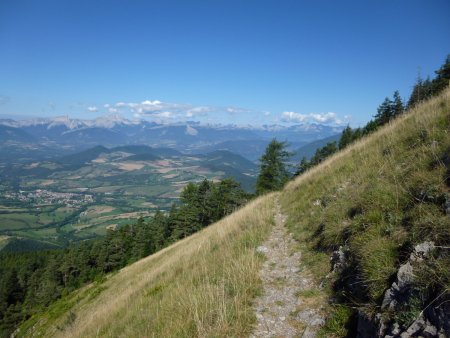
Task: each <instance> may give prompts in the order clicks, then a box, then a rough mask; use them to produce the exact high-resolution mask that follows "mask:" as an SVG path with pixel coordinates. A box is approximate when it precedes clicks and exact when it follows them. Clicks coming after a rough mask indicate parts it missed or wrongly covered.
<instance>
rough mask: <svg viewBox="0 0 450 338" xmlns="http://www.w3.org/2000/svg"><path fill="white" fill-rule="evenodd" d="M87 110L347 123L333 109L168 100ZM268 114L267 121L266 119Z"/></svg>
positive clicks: (172, 117)
mask: <svg viewBox="0 0 450 338" xmlns="http://www.w3.org/2000/svg"><path fill="white" fill-rule="evenodd" d="M86 110H87V111H88V112H92V113H95V112H101V111H104V112H105V113H110V114H117V113H120V114H124V115H132V116H133V117H134V118H135V119H143V118H144V119H152V120H154V121H156V122H163V123H164V122H174V121H186V120H195V119H196V120H205V121H211V120H213V119H214V117H220V118H226V119H233V120H239V117H240V116H242V115H244V114H249V115H251V116H252V119H253V117H254V120H255V123H256V121H258V122H265V123H268V124H269V123H279V122H282V123H286V124H293V123H320V124H328V125H342V124H344V123H347V120H348V116H345V117H344V118H340V117H339V116H338V114H336V113H334V112H326V113H308V114H301V113H297V112H293V111H285V112H283V113H281V114H274V113H271V112H268V111H256V110H250V109H245V108H240V107H234V106H209V105H204V106H196V105H192V104H184V103H170V102H163V101H159V100H144V101H142V102H116V103H113V104H110V103H107V104H104V105H103V107H97V106H94V105H92V106H88V107H87V108H86ZM269 116H270V119H271V120H270V121H267V119H268V118H269Z"/></svg>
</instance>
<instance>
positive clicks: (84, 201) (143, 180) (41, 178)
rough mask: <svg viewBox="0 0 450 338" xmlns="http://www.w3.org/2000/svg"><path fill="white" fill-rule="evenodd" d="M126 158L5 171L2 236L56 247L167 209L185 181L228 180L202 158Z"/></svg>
mask: <svg viewBox="0 0 450 338" xmlns="http://www.w3.org/2000/svg"><path fill="white" fill-rule="evenodd" d="M130 155H132V154H131V153H125V152H123V151H120V152H114V151H113V152H109V153H101V154H98V155H96V156H94V157H93V158H92V159H90V160H89V161H86V159H85V158H83V160H80V161H79V163H77V162H76V155H75V156H74V158H75V160H74V163H72V164H70V165H64V164H61V163H56V162H55V163H53V162H50V161H45V162H33V163H31V164H25V165H21V166H20V165H18V166H16V167H15V170H14V171H13V173H14V174H15V177H14V175H11V172H7V175H8V177H9V180H8V179H2V180H1V181H0V235H7V236H11V237H24V238H28V239H32V240H38V241H46V242H51V243H55V244H59V245H65V244H67V243H69V242H72V241H78V240H84V239H88V238H93V237H97V236H103V235H105V233H106V231H107V230H108V229H111V230H114V229H117V228H119V227H121V226H123V225H124V224H127V223H130V222H133V221H135V220H136V219H137V218H139V217H140V216H142V217H149V216H151V215H152V214H153V213H154V212H155V211H156V210H169V209H170V207H171V205H172V204H173V203H174V202H176V201H177V199H178V196H179V193H180V192H181V191H182V189H183V187H184V186H185V185H186V184H187V183H188V182H195V181H201V180H203V179H209V180H217V179H221V178H224V177H226V176H227V175H226V174H225V172H227V167H226V165H224V166H225V167H223V168H222V167H220V165H219V166H218V167H217V164H216V167H214V168H213V169H209V167H208V162H207V161H205V159H204V158H203V157H201V156H200V157H195V156H180V157H173V158H168V159H157V160H151V161H150V160H149V161H130V160H127V159H126V158H127V157H128V156H130ZM71 160H73V158H72V159H71ZM232 169H233V170H236V169H238V170H239V168H232ZM241 171H242V174H243V175H242V176H243V177H248V180H246V181H245V183H246V184H247V185H248V183H249V182H250V183H251V182H254V175H255V173H254V172H248V170H247V171H245V170H241ZM11 176H13V178H14V180H13V179H11V178H10V177H11ZM17 182H19V183H18V184H17Z"/></svg>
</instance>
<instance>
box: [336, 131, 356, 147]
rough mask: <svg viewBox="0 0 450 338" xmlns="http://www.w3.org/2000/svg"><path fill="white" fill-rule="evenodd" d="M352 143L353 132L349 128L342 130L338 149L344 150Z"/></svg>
mask: <svg viewBox="0 0 450 338" xmlns="http://www.w3.org/2000/svg"><path fill="white" fill-rule="evenodd" d="M352 142H353V130H352V128H350V126H348V125H347V127H345V128H344V130H343V131H342V135H341V138H340V139H339V149H344V148H345V147H346V146H348V145H349V144H350V143H352Z"/></svg>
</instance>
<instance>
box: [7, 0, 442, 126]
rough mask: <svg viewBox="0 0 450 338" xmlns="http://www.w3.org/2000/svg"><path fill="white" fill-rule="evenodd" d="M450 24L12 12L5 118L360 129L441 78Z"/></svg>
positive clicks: (402, 12)
mask: <svg viewBox="0 0 450 338" xmlns="http://www.w3.org/2000/svg"><path fill="white" fill-rule="evenodd" d="M449 17H450V1H448V0H422V1H416V0H376V1H375V0H373V1H361V0H358V1H345V0H340V1H335V0H329V1H320V0H319V1H317V0H314V1H313V0H311V1H300V0H297V1H282V0H278V1H275V0H273V1H266V0H238V1H234V0H210V1H206V0H205V1H193V0H190V1H168V0H164V1H64V0H57V1H46V0H39V1H20V0H1V1H0V78H1V80H0V114H8V115H14V116H19V115H32V116H54V115H70V116H72V117H80V118H89V117H97V116H100V115H102V114H105V113H108V112H109V113H111V112H119V113H122V114H124V115H125V116H127V117H130V116H132V115H133V114H134V115H135V116H136V117H138V116H148V118H150V119H152V118H155V119H167V120H177V119H193V120H199V121H203V122H207V121H210V122H221V123H230V122H236V123H263V122H267V123H274V122H280V121H285V122H295V121H305V122H314V121H326V122H329V123H333V122H335V120H336V119H339V120H341V122H343V123H345V121H346V120H345V116H350V117H349V119H350V123H351V124H352V125H358V124H361V123H365V122H366V121H367V120H368V119H369V118H370V117H371V116H372V115H373V114H374V113H375V111H376V107H377V106H378V104H379V103H380V102H381V101H382V100H383V99H384V97H385V96H388V95H391V94H392V92H393V91H394V90H396V89H398V90H400V93H401V95H402V96H403V97H407V96H408V95H409V93H410V90H411V86H412V85H413V83H414V80H415V78H416V77H417V74H418V70H419V68H420V70H421V73H422V75H423V76H424V77H426V76H427V75H433V71H434V70H435V69H437V68H439V66H440V65H441V64H442V63H443V61H444V59H445V57H446V55H447V54H448V53H450V48H449V47H450V20H449ZM145 101H147V102H146V103H145ZM155 101H159V102H155ZM143 102H144V103H143ZM117 103H119V105H117ZM283 113H284V114H283Z"/></svg>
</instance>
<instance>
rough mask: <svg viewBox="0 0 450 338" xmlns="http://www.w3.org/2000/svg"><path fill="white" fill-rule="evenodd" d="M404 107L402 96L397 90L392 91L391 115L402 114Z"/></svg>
mask: <svg viewBox="0 0 450 338" xmlns="http://www.w3.org/2000/svg"><path fill="white" fill-rule="evenodd" d="M404 110H405V107H404V105H403V101H402V98H401V97H400V93H399V92H398V90H396V91H395V92H394V96H393V102H392V113H393V117H396V116H399V115H401V114H403V111H404Z"/></svg>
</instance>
